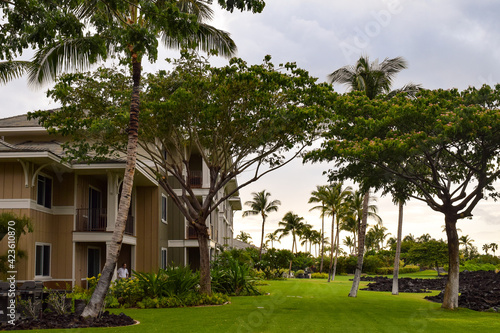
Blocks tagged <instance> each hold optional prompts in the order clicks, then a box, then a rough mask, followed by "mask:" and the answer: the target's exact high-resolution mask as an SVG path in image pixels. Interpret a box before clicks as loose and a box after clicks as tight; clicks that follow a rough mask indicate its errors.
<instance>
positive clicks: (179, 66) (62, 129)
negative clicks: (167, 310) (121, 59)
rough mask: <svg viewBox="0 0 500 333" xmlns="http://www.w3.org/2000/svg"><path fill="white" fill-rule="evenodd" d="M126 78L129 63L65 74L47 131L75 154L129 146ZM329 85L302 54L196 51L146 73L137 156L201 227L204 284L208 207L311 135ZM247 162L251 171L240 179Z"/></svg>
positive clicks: (111, 153)
mask: <svg viewBox="0 0 500 333" xmlns="http://www.w3.org/2000/svg"><path fill="white" fill-rule="evenodd" d="M129 82H130V77H129V76H128V75H127V73H125V72H120V71H117V70H114V69H100V70H98V71H96V72H93V73H78V74H68V75H67V76H64V77H63V78H61V80H60V81H59V82H58V84H56V86H55V88H54V89H52V90H51V91H50V96H51V97H53V98H54V99H55V100H57V101H59V102H60V103H62V105H63V106H62V108H61V110H59V111H57V112H49V113H47V112H39V113H37V114H36V116H37V117H39V119H40V120H41V121H42V123H43V124H44V125H45V126H46V127H47V128H49V129H50V131H54V132H57V133H60V134H62V135H65V136H68V137H69V138H70V139H71V141H69V142H67V144H65V145H64V147H65V149H66V151H67V153H68V156H70V157H71V158H72V159H75V160H89V158H92V159H93V160H100V159H103V158H104V159H105V158H110V157H113V158H116V157H120V156H123V154H124V153H125V151H126V145H125V142H126V141H124V138H125V135H126V132H125V131H124V130H123V129H124V128H127V125H126V124H127V123H126V121H127V120H126V119H127V118H126V115H127V111H126V105H127V103H128V102H127V96H129V95H128V93H129V90H130V85H129V84H128V83H129ZM329 90H330V88H329V87H328V86H327V85H325V84H317V83H316V78H313V77H310V76H309V74H308V73H307V71H304V70H302V69H299V68H297V66H296V65H295V64H292V63H289V64H285V65H283V66H282V67H280V68H275V66H274V64H272V63H271V61H270V57H266V59H265V60H264V63H263V64H261V65H252V66H249V65H248V64H247V63H246V62H244V61H243V60H241V59H232V60H231V61H230V64H229V65H227V66H224V67H221V68H217V67H212V66H211V65H210V64H209V63H208V62H207V61H206V60H205V59H203V58H201V57H198V56H196V55H194V54H191V53H189V52H183V57H182V58H181V59H179V60H178V61H175V62H174V69H173V70H172V71H169V72H167V71H160V72H158V73H156V74H151V75H148V76H147V77H146V78H145V79H144V93H143V99H142V103H141V108H142V111H141V114H140V119H139V120H140V122H141V124H142V125H141V132H140V138H141V139H140V140H139V141H138V145H139V147H140V149H139V151H138V156H139V157H140V158H139V159H138V163H140V164H141V166H142V167H143V168H144V169H145V170H149V172H150V173H151V174H152V175H154V177H155V178H156V180H157V181H158V184H159V186H160V187H161V188H163V189H164V190H165V191H166V193H167V194H168V195H169V196H170V198H171V199H172V201H173V202H174V204H175V205H176V207H177V208H178V209H179V211H180V212H181V213H182V214H183V215H184V216H185V217H186V219H187V221H188V225H189V227H190V228H192V229H193V230H194V232H195V234H196V235H197V238H198V242H199V249H200V273H201V274H200V286H201V291H202V292H205V293H210V291H211V288H210V271H209V251H208V240H209V237H210V235H209V231H208V226H207V223H206V221H207V218H208V216H210V214H211V213H212V212H213V211H214V210H215V209H216V208H217V206H218V205H219V204H220V203H222V202H224V201H225V200H227V199H228V198H230V197H232V196H234V195H236V193H238V191H239V190H240V189H241V188H243V187H245V186H247V185H248V184H250V183H252V182H254V181H256V180H258V179H260V178H261V177H262V176H263V175H266V174H268V173H270V172H272V171H274V170H276V169H278V168H280V167H281V166H283V165H285V164H286V163H288V162H289V161H290V160H292V159H293V158H294V157H296V156H297V155H298V154H300V152H301V151H302V150H303V149H304V147H306V146H307V145H308V144H310V142H311V141H312V140H313V139H314V138H315V137H316V136H317V124H318V122H319V121H320V118H321V114H322V112H323V111H322V110H323V106H322V103H323V102H324V98H323V95H324V94H325V92H328V91H329ZM287 152H291V154H285V153H287ZM195 154H196V156H200V158H201V160H202V163H203V164H204V165H205V166H206V167H207V169H208V175H209V177H208V179H207V187H208V194H207V195H206V196H204V197H203V198H199V197H198V196H197V195H196V191H195V190H194V187H193V186H194V185H193V184H192V183H191V179H192V174H191V172H192V170H191V168H190V165H191V164H190V160H191V157H192V156H194V155H195ZM248 170H252V171H251V174H250V176H249V178H248V180H246V181H245V182H242V183H237V182H235V178H236V177H237V176H238V175H240V174H241V173H242V172H244V171H248ZM247 174H249V173H247ZM179 190H180V193H181V194H180V195H179ZM200 199H201V200H200Z"/></svg>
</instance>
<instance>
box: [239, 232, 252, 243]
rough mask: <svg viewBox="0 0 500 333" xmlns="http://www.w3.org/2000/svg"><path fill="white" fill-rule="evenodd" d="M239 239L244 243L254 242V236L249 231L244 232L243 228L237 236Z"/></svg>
mask: <svg viewBox="0 0 500 333" xmlns="http://www.w3.org/2000/svg"><path fill="white" fill-rule="evenodd" d="M236 239H237V240H240V241H242V242H243V243H247V244H252V236H250V234H249V233H248V232H244V231H243V230H241V231H240V233H239V234H238V235H237V236H236Z"/></svg>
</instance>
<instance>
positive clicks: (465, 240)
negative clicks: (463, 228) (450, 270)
mask: <svg viewBox="0 0 500 333" xmlns="http://www.w3.org/2000/svg"><path fill="white" fill-rule="evenodd" d="M458 241H459V242H460V245H463V246H464V249H465V258H467V259H470V258H469V256H470V255H471V254H472V251H471V252H469V250H472V242H474V240H473V239H471V238H470V237H469V235H464V236H461V237H460V238H459V239H458Z"/></svg>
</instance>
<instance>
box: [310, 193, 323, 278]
mask: <svg viewBox="0 0 500 333" xmlns="http://www.w3.org/2000/svg"><path fill="white" fill-rule="evenodd" d="M326 188H327V186H325V185H323V186H319V185H318V186H316V190H314V191H312V192H311V197H310V198H309V203H321V205H318V206H314V207H313V208H311V209H310V210H309V211H312V210H319V211H320V212H321V263H320V268H319V271H320V272H323V262H324V253H325V200H326V196H327V189H326Z"/></svg>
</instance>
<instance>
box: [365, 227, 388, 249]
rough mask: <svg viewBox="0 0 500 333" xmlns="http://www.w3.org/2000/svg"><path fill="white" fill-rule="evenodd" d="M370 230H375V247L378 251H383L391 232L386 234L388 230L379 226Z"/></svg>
mask: <svg viewBox="0 0 500 333" xmlns="http://www.w3.org/2000/svg"><path fill="white" fill-rule="evenodd" d="M370 230H373V234H374V236H375V241H376V244H375V247H376V248H377V251H380V250H383V249H384V241H385V239H386V238H387V236H389V235H390V234H391V233H390V232H389V233H386V231H387V228H386V227H382V226H380V225H378V224H376V225H374V226H373V227H372V229H370Z"/></svg>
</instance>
